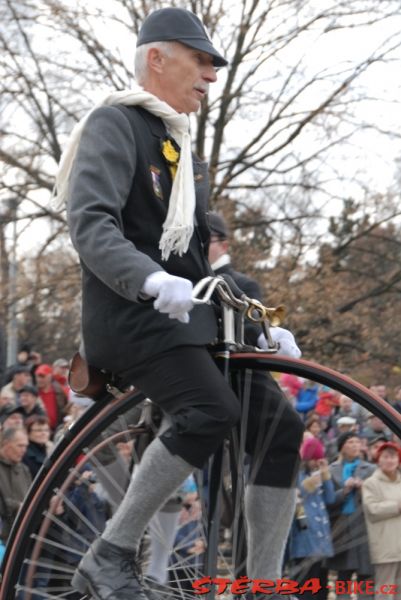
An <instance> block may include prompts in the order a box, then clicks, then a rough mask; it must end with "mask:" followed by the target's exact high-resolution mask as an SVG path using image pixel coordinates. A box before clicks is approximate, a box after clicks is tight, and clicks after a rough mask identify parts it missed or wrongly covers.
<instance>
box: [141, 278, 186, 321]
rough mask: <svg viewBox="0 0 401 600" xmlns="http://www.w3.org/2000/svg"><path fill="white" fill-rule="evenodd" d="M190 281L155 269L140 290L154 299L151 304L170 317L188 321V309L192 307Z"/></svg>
mask: <svg viewBox="0 0 401 600" xmlns="http://www.w3.org/2000/svg"><path fill="white" fill-rule="evenodd" d="M192 287H193V286H192V283H191V282H190V281H189V279H184V278H183V277H175V276H174V275H170V274H169V273H166V271H156V272H155V273H152V274H151V275H148V277H147V278H146V279H145V283H144V284H143V288H142V291H143V292H144V293H145V294H147V295H148V296H154V297H155V298H156V300H155V301H154V303H153V306H154V307H155V309H156V310H158V311H159V312H161V313H166V314H168V316H169V318H170V319H178V321H181V323H189V311H190V310H191V309H192V308H193V306H194V304H193V301H192Z"/></svg>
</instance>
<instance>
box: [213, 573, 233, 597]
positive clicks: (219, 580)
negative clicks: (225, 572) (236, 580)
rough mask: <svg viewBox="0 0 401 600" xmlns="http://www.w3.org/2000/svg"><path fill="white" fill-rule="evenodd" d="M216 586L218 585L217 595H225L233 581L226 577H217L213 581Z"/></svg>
mask: <svg viewBox="0 0 401 600" xmlns="http://www.w3.org/2000/svg"><path fill="white" fill-rule="evenodd" d="M213 583H214V585H217V590H216V594H217V595H219V594H224V592H225V591H226V589H227V586H229V585H230V583H231V579H225V578H224V577H216V578H215V579H213Z"/></svg>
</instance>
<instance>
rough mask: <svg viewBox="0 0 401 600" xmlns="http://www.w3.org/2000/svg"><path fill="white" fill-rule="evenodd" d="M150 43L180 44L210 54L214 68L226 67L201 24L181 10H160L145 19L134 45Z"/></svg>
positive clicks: (191, 15)
mask: <svg viewBox="0 0 401 600" xmlns="http://www.w3.org/2000/svg"><path fill="white" fill-rule="evenodd" d="M150 42H181V44H184V45H185V46H189V47H190V48H195V49H196V50H202V52H206V53H207V54H210V55H211V56H212V57H213V64H214V66H215V67H225V66H226V65H227V61H226V59H225V58H223V56H222V55H221V54H220V53H219V52H217V50H216V48H214V46H213V44H212V42H211V40H210V38H209V36H208V34H207V32H206V29H205V27H204V26H203V24H202V22H201V21H200V20H199V19H198V17H197V16H196V15H195V14H194V13H192V12H190V11H189V10H185V9H183V8H160V9H159V10H155V11H154V12H152V13H151V14H150V15H149V16H148V17H146V19H145V20H144V22H143V24H142V27H141V29H140V31H139V34H138V39H137V43H136V45H137V46H141V45H142V44H149V43H150Z"/></svg>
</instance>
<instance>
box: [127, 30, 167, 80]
mask: <svg viewBox="0 0 401 600" xmlns="http://www.w3.org/2000/svg"><path fill="white" fill-rule="evenodd" d="M173 45H174V42H173V41H171V42H149V43H148V44H142V45H141V46H138V48H137V49H136V52H135V67H134V68H135V79H136V81H137V82H138V83H139V84H140V85H141V84H142V83H143V81H144V79H145V77H146V74H147V71H148V61H147V56H148V50H150V48H159V50H161V51H162V52H163V53H164V54H167V55H168V56H171V54H172V51H173Z"/></svg>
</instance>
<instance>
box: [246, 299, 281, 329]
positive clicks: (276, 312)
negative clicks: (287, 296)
mask: <svg viewBox="0 0 401 600" xmlns="http://www.w3.org/2000/svg"><path fill="white" fill-rule="evenodd" d="M255 313H256V314H255ZM246 316H247V317H248V319H249V320H250V321H253V322H254V323H261V322H262V321H265V320H267V321H269V323H270V325H272V326H273V327H276V326H277V325H280V324H281V323H282V322H283V321H284V316H285V306H284V305H283V304H280V305H279V306H276V307H275V308H268V307H267V306H263V304H261V302H258V301H257V300H252V303H251V304H250V305H249V308H248V310H247V312H246Z"/></svg>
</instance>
